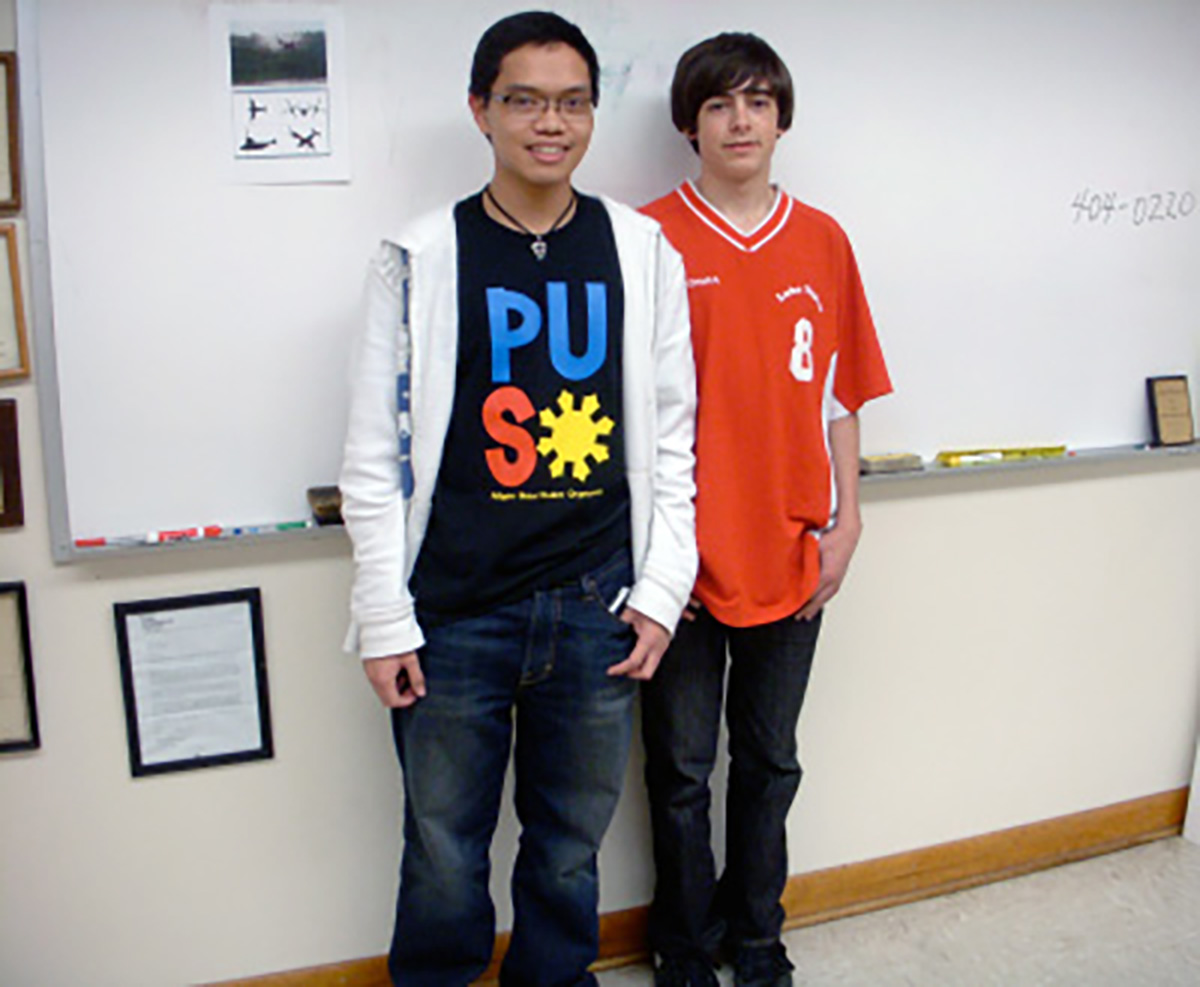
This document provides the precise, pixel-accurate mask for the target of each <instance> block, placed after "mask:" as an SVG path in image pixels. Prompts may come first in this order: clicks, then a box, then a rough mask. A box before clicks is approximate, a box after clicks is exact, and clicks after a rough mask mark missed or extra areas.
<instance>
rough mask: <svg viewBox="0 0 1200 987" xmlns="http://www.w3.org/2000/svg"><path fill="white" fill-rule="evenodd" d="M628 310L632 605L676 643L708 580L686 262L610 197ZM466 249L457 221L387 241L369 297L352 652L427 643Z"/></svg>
mask: <svg viewBox="0 0 1200 987" xmlns="http://www.w3.org/2000/svg"><path fill="white" fill-rule="evenodd" d="M602 201H603V202H604V205H605V207H606V208H607V210H608V214H609V217H610V220H611V222H612V228H613V236H614V239H615V240H616V245H617V255H618V258H619V260H620V265H621V277H622V280H623V284H624V296H625V326H624V336H623V347H624V349H623V356H622V366H623V380H622V387H623V392H624V422H625V425H624V428H625V463H626V475H627V478H628V483H629V496H630V519H631V527H632V532H631V535H632V550H633V564H634V574H635V582H634V586H633V587H632V590H631V592H630V594H629V597H628V600H627V605H628V606H630V607H632V608H633V609H635V610H638V611H640V612H641V613H643V614H645V615H646V616H647V617H650V618H652V619H653V620H655V621H657V622H658V623H660V624H662V625H663V626H664V627H666V628H668V629H670V630H673V629H674V627H675V625H676V623H677V622H678V620H679V616H680V614H681V612H682V611H683V607H684V605H685V604H686V603H687V600H688V596H689V594H690V593H691V590H692V585H693V583H694V581H695V577H696V567H697V554H696V539H695V512H694V507H693V498H694V494H695V486H694V481H693V466H694V459H693V447H692V443H693V430H694V418H695V405H696V380H695V364H694V362H693V359H692V346H691V331H690V327H689V323H688V309H687V290H686V281H685V276H684V268H683V262H682V260H681V259H680V257H679V255H678V254H677V253H676V252H675V250H674V248H672V247H671V245H670V244H669V243H668V242H667V240H666V238H665V237H664V236H663V234H662V231H661V230H660V229H659V226H658V224H657V223H656V222H655V221H654V220H651V219H649V218H648V217H645V216H642V215H641V214H639V213H636V212H634V211H633V210H632V209H630V208H628V207H627V206H623V205H620V204H619V203H616V202H613V201H611V200H609V199H602ZM457 361H458V271H457V237H456V230H455V223H454V216H453V209H452V208H451V207H446V208H443V209H441V210H439V211H437V212H436V213H433V214H431V215H429V216H426V217H424V218H422V219H420V220H418V221H416V222H415V223H413V224H412V225H411V226H409V227H408V228H407V229H406V230H405V231H404V232H403V233H402V234H401V235H400V236H398V237H397V238H396V239H394V240H385V241H384V243H383V245H382V248H381V251H380V254H379V256H378V257H377V259H376V261H375V263H374V264H373V265H372V269H371V274H370V280H369V284H368V287H367V315H366V328H365V333H364V334H363V335H362V337H361V339H360V340H359V344H358V350H357V353H356V355H355V359H354V366H353V371H352V373H353V377H352V380H351V404H350V420H349V425H348V428H347V434H346V444H345V450H344V456H343V462H342V472H341V477H340V480H339V486H340V488H341V492H342V516H343V517H344V519H345V522H346V527H347V530H348V531H349V533H350V537H351V540H352V541H353V543H354V562H355V573H354V587H353V591H352V595H351V606H350V612H351V625H350V631H349V634H348V635H347V638H346V648H347V650H349V651H357V652H358V653H359V654H360V655H361V657H363V658H364V659H365V658H380V657H384V656H386V655H398V654H404V653H406V652H409V651H415V650H417V649H418V648H419V647H421V645H422V644H424V636H423V635H422V633H421V629H420V627H419V626H418V624H417V620H416V616H415V613H414V609H413V598H412V596H411V594H410V593H409V589H408V582H409V577H410V576H411V575H412V569H413V564H414V563H415V561H416V558H417V554H418V552H419V551H420V547H421V542H422V539H423V538H424V536H425V530H426V526H427V525H428V522H429V512H430V508H431V506H432V498H433V491H434V487H435V485H436V482H437V475H438V469H439V467H440V465H441V459H442V449H443V445H444V442H445V438H446V431H447V428H448V426H449V422H450V413H451V409H452V407H453V404H454V383H455V373H456V368H457Z"/></svg>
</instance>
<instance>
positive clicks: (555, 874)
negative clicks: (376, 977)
mask: <svg viewBox="0 0 1200 987" xmlns="http://www.w3.org/2000/svg"><path fill="white" fill-rule="evenodd" d="M631 579H632V573H631V571H630V565H629V562H628V559H627V555H626V554H623V555H622V556H620V557H617V558H614V559H613V560H610V561H609V562H608V563H606V564H605V565H604V566H602V567H601V568H600V569H598V570H597V571H596V572H594V573H592V574H590V575H587V576H585V577H583V578H582V579H581V580H579V581H578V582H577V583H575V584H573V585H571V586H568V587H564V588H561V589H554V590H548V591H545V592H538V593H535V594H534V595H533V596H531V597H529V598H527V599H525V600H522V601H520V602H518V603H514V604H510V605H508V606H504V607H500V608H498V609H496V610H493V611H492V612H490V613H488V614H485V615H483V616H480V617H472V618H468V619H463V620H456V621H453V622H450V623H441V624H439V623H437V622H430V623H429V624H427V625H426V626H425V628H424V629H425V632H426V645H425V647H424V648H423V649H422V650H421V652H420V655H421V664H422V668H423V671H424V673H425V681H426V685H427V689H428V691H427V694H426V696H425V698H423V699H421V700H419V701H418V702H417V703H416V704H414V705H413V706H411V707H409V708H408V709H405V710H397V711H394V714H393V718H392V728H393V733H394V735H395V739H396V749H397V752H398V754H399V756H400V764H401V767H402V769H403V774H404V853H403V859H402V861H401V868H400V892H399V896H398V898H397V904H396V927H395V933H394V936H393V939H392V948H391V953H390V956H389V961H388V967H389V970H390V972H391V975H392V980H393V982H394V983H395V984H397V985H398V987H401V985H402V987H418V985H419V987H433V985H436V987H460V985H465V984H468V983H470V982H471V981H472V980H474V979H475V978H476V977H477V976H479V974H480V973H482V972H483V970H484V969H485V968H486V967H487V965H488V963H489V961H490V960H491V956H492V947H493V944H494V938H495V911H494V908H493V905H492V900H491V896H490V895H489V893H488V878H489V872H490V860H489V855H488V851H489V847H490V846H491V842H492V834H493V833H494V831H495V828H496V821H497V817H498V815H499V811H500V796H501V791H502V789H503V786H504V776H505V772H506V770H507V767H508V761H509V752H510V749H512V751H513V759H514V768H515V775H516V789H515V801H516V810H517V816H518V818H519V820H520V823H521V842H520V849H519V852H518V854H517V860H516V865H515V868H514V871H513V877H512V900H513V912H514V917H513V930H512V938H511V942H510V945H509V949H508V954H507V956H506V957H505V959H504V964H503V967H502V969H501V972H500V982H501V984H504V985H522V987H523V985H539V987H551V985H556V987H557V985H563V987H567V985H576V984H592V983H594V982H595V979H594V977H592V975H591V974H590V973H588V972H587V967H588V964H590V963H591V962H592V961H593V960H595V958H596V950H597V945H598V938H599V919H598V916H597V906H598V897H599V888H598V882H597V873H596V853H597V850H598V849H599V847H600V841H601V838H602V837H603V835H604V832H605V830H606V829H607V828H608V824H609V822H610V820H611V819H612V814H613V811H614V809H615V808H616V804H617V798H618V796H619V795H620V792H621V783H622V781H623V778H624V773H625V767H626V763H627V761H628V756H629V742H630V734H631V731H632V709H633V697H634V693H635V686H634V683H633V682H632V681H631V680H629V679H627V678H611V677H609V676H607V675H606V674H605V669H607V668H608V667H609V666H610V665H613V664H615V663H616V662H618V661H620V660H622V659H623V658H625V657H627V656H628V654H629V652H630V651H631V650H632V649H633V643H634V635H633V632H632V630H631V629H630V628H629V627H628V626H627V625H625V624H622V623H621V622H620V621H619V620H617V618H616V617H614V616H613V615H612V614H611V613H609V611H608V609H607V605H608V603H609V602H610V601H611V600H612V599H613V597H615V596H616V594H617V592H618V590H620V589H621V587H622V586H628V585H629V584H630V581H631ZM514 727H515V734H516V743H515V747H513V743H512V741H513V734H514Z"/></svg>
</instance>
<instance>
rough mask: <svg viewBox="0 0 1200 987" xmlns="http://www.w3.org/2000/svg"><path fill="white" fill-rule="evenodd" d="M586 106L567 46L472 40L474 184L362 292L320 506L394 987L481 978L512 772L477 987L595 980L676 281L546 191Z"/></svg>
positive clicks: (581, 46)
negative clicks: (340, 550) (386, 841)
mask: <svg viewBox="0 0 1200 987" xmlns="http://www.w3.org/2000/svg"><path fill="white" fill-rule="evenodd" d="M598 100H599V71H598V63H597V59H596V55H595V52H594V51H593V50H592V47H591V45H590V44H589V43H588V41H587V39H586V38H585V37H584V36H583V34H582V33H581V32H580V31H579V29H578V28H576V27H575V26H574V25H572V24H570V23H568V22H567V21H565V20H563V19H562V18H561V17H558V16H557V15H555V14H549V13H539V12H528V13H522V14H516V15H513V16H510V17H506V18H504V19H503V20H501V21H499V22H497V23H496V24H495V25H493V26H492V27H491V28H489V30H488V31H487V32H486V33H485V34H484V35H483V37H482V39H481V40H480V42H479V45H478V47H477V49H476V53H475V59H474V63H473V66H472V71H471V83H470V106H471V111H472V113H473V115H474V118H475V122H476V125H477V126H478V127H479V129H480V131H481V132H482V133H483V134H484V136H485V137H486V138H487V139H488V141H489V142H490V143H491V146H492V152H493V157H494V172H493V175H492V178H491V181H490V182H489V183H488V185H487V186H486V187H485V188H484V189H483V190H482V192H480V193H479V194H476V195H474V196H471V197H469V198H467V199H465V200H463V201H462V202H460V203H458V204H457V205H456V206H454V207H453V208H448V209H444V210H442V211H440V212H439V213H437V214H436V215H433V216H430V217H426V218H424V219H422V220H419V221H418V222H416V223H414V224H413V225H412V226H411V227H409V228H408V229H407V230H405V231H404V232H403V233H401V234H400V235H399V236H398V237H396V238H395V240H392V241H388V242H385V243H384V245H383V249H382V253H381V255H380V257H379V259H378V260H377V262H376V264H375V266H374V269H373V276H372V280H371V284H370V287H369V297H368V318H367V328H366V334H365V336H364V337H363V340H362V343H361V345H360V350H359V353H358V357H357V361H356V371H355V378H354V393H353V399H352V407H351V414H350V425H349V430H348V435H347V440H346V449H345V460H344V465H343V470H342V477H341V488H342V494H343V514H344V516H345V518H346V523H347V527H348V529H349V531H350V534H351V537H352V539H353V542H354V554H355V563H356V567H355V583H354V591H353V599H352V604H351V611H352V628H351V638H350V641H351V644H352V645H353V646H354V647H356V648H357V650H358V651H359V653H360V654H361V656H362V658H363V659H364V668H365V670H366V673H367V677H368V678H369V680H370V682H371V684H372V686H373V687H374V688H375V690H376V692H377V693H378V695H379V698H380V700H381V701H382V702H383V704H384V705H385V706H387V707H389V708H390V709H391V711H392V724H393V732H394V735H395V740H396V749H397V752H398V755H399V759H400V763H401V766H402V769H403V774H404V792H405V803H404V812H405V825H404V836H405V841H404V853H403V860H402V864H401V879H400V891H399V896H398V902H397V908H396V926H395V933H394V937H393V941H392V947H391V953H390V957H389V968H390V971H391V975H392V979H393V981H394V982H395V983H396V984H397V985H416V984H421V985H429V984H438V985H442V984H445V985H450V984H455V985H458V984H467V983H469V982H470V981H471V980H473V979H474V978H475V977H477V976H478V975H479V974H480V973H481V972H482V971H483V970H484V969H485V968H486V966H487V964H488V961H489V960H490V958H491V954H492V948H493V939H494V935H495V928H494V926H495V916H494V911H493V906H492V902H491V899H490V897H489V894H488V871H489V860H488V850H489V846H490V843H491V838H492V834H493V832H494V830H495V826H496V819H497V815H498V812H499V808H500V796H501V790H502V787H503V782H504V775H505V771H506V768H507V765H508V760H509V751H510V748H512V749H513V751H514V753H513V757H514V764H515V774H516V791H515V801H516V809H517V814H518V817H519V819H520V822H521V826H522V834H521V844H520V851H519V853H518V857H517V862H516V866H515V870H514V874H513V879H512V898H513V909H514V922H513V930H512V938H511V944H510V947H509V951H508V954H507V956H506V957H505V960H504V964H503V966H502V969H501V983H503V984H513V985H515V984H545V985H550V984H588V983H593V982H594V978H593V977H592V976H591V974H589V973H588V972H587V967H588V964H589V963H591V961H592V960H594V959H595V957H596V950H597V937H598V918H597V901H598V887H597V874H596V853H597V850H598V849H599V845H600V841H601V838H602V836H603V834H604V832H605V830H606V829H607V827H608V823H609V821H610V820H611V817H612V813H613V810H614V808H615V806H616V802H617V797H618V795H619V793H620V788H621V782H622V779H623V776H624V771H625V765H626V760H627V757H628V751H629V739H630V731H631V715H632V703H633V695H634V690H635V685H636V683H635V681H634V680H645V679H648V678H650V677H651V676H652V675H653V674H654V670H655V668H656V667H657V665H658V661H659V659H660V658H661V656H662V654H663V652H664V650H665V649H666V646H667V644H668V642H669V640H670V636H671V631H672V630H673V629H674V627H675V624H676V622H677V620H678V618H679V615H680V613H681V611H682V610H683V607H684V605H685V604H686V602H687V599H688V593H689V591H690V589H691V587H692V582H693V579H694V577H695V570H696V551H695V541H694V528H693V509H692V495H693V485H692V429H693V416H694V401H695V395H694V391H695V385H694V366H693V363H692V354H691V346H690V339H689V329H688V322H687V302H686V296H685V286H684V275H683V267H682V263H681V261H680V259H679V256H678V255H677V254H676V253H675V252H674V250H673V249H672V248H671V247H670V246H669V244H667V242H666V241H665V239H664V238H663V236H662V234H661V231H660V230H659V228H658V226H657V224H656V223H654V222H653V221H651V220H649V219H647V218H646V217H642V216H639V215H638V214H636V213H634V212H632V211H631V210H629V209H626V208H625V207H623V206H618V205H616V204H615V203H612V202H610V201H608V200H606V199H601V198H594V197H590V196H585V195H581V194H579V193H577V192H576V191H575V190H574V188H573V187H572V186H571V175H572V173H573V172H574V170H575V168H576V166H577V165H578V164H579V162H580V160H581V159H582V158H583V155H584V153H585V152H586V150H587V146H588V142H589V140H590V138H591V133H592V126H593V109H594V107H595V106H596V104H597V102H598ZM514 726H515V731H514ZM514 733H515V748H514V747H513V742H514Z"/></svg>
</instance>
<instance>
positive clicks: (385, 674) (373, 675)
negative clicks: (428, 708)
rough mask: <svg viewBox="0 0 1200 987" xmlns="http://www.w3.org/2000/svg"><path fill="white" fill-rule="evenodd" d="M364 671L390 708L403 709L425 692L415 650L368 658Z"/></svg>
mask: <svg viewBox="0 0 1200 987" xmlns="http://www.w3.org/2000/svg"><path fill="white" fill-rule="evenodd" d="M363 671H364V672H366V673H367V679H368V681H369V682H370V683H371V688H372V689H374V690H375V695H377V696H378V697H379V701H380V702H381V703H383V705H384V706H386V707H387V708H388V709H404V707H406V706H411V705H412V704H413V703H415V702H416V701H417V700H418V699H420V698H421V697H422V696H424V695H425V676H424V674H423V673H422V672H421V661H420V659H419V658H418V657H417V653H416V652H415V651H408V652H406V653H405V654H402V655H388V656H387V657H386V658H368V659H366V660H365V661H364V662H363Z"/></svg>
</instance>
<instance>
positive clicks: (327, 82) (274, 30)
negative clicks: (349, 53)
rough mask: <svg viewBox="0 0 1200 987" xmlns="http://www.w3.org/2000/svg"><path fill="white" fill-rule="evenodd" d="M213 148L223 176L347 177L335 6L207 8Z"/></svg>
mask: <svg viewBox="0 0 1200 987" xmlns="http://www.w3.org/2000/svg"><path fill="white" fill-rule="evenodd" d="M209 16H210V27H211V32H212V47H213V54H214V58H213V63H214V73H215V84H214V92H215V94H216V100H217V104H218V110H217V113H216V117H217V119H218V121H219V123H218V129H217V133H218V135H219V141H220V144H219V147H220V152H221V157H222V159H223V161H224V165H225V167H226V168H227V169H228V170H229V177H230V180H231V181H233V182H237V183H242V184H304V183H310V182H346V181H349V180H350V149H349V144H350V128H349V120H348V114H347V110H346V107H347V105H348V103H349V100H348V98H347V91H346V87H347V83H346V73H345V68H344V64H345V63H344V59H343V54H342V53H343V50H344V45H343V37H344V29H343V17H342V11H341V9H340V8H338V7H331V6H306V5H297V4H245V5H243V4H237V5H233V4H214V5H213V6H212V7H210V14H209Z"/></svg>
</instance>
